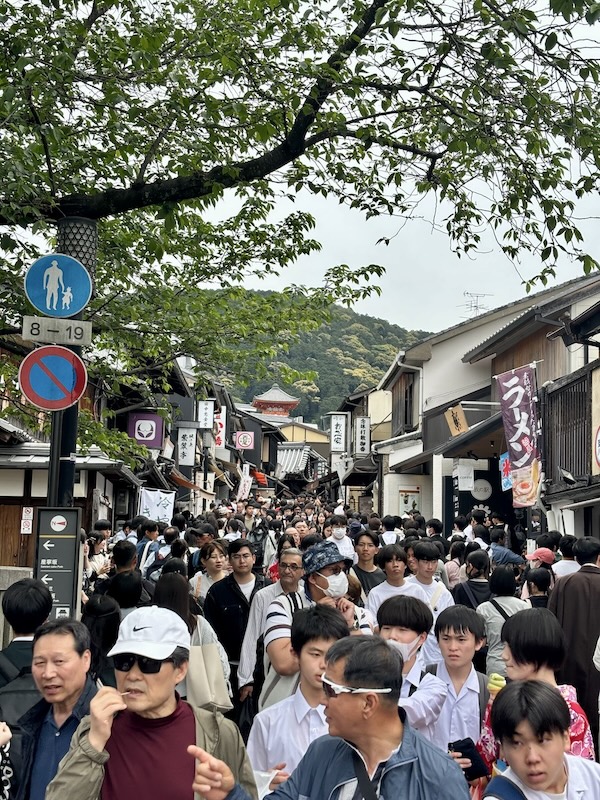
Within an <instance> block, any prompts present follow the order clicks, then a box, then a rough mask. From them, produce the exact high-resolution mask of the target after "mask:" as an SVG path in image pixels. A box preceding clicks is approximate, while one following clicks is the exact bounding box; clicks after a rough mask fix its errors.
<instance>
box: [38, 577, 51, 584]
mask: <svg viewBox="0 0 600 800" xmlns="http://www.w3.org/2000/svg"><path fill="white" fill-rule="evenodd" d="M40 580H41V581H42V583H45V584H46V586H47V585H48V584H49V583H52V576H51V575H42V577H41V578H40Z"/></svg>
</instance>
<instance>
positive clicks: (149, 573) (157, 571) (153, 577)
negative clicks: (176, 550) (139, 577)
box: [146, 553, 196, 583]
mask: <svg viewBox="0 0 600 800" xmlns="http://www.w3.org/2000/svg"><path fill="white" fill-rule="evenodd" d="M194 555H196V554H195V553H194ZM171 558H172V555H171V553H167V555H166V556H164V557H163V558H161V557H160V556H159V555H158V553H157V554H156V559H155V560H154V562H153V563H152V564H151V565H150V566H149V567H148V569H147V570H146V580H147V581H153V582H154V583H156V582H157V581H158V579H159V578H160V576H161V575H162V569H163V567H164V565H165V564H166V563H167V561H169V559H171Z"/></svg>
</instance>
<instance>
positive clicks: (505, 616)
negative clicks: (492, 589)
mask: <svg viewBox="0 0 600 800" xmlns="http://www.w3.org/2000/svg"><path fill="white" fill-rule="evenodd" d="M490 603H491V604H492V605H493V606H494V608H495V609H496V611H497V612H498V613H499V614H502V616H503V617H504V619H505V620H507V619H508V617H509V614H507V613H506V611H505V610H504V609H503V608H502V606H501V605H500V603H497V602H496V601H495V600H490Z"/></svg>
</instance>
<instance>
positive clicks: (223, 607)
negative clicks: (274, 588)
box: [204, 575, 270, 661]
mask: <svg viewBox="0 0 600 800" xmlns="http://www.w3.org/2000/svg"><path fill="white" fill-rule="evenodd" d="M255 578H256V581H255V583H254V589H253V590H252V594H251V596H250V602H252V598H253V597H254V595H255V594H256V593H257V592H258V591H259V589H263V588H264V587H265V586H267V585H268V584H269V583H270V581H267V579H266V578H264V577H263V576H262V575H256V576H255ZM250 602H249V601H248V600H246V596H245V594H244V593H243V592H242V590H241V589H240V587H239V586H238V583H237V581H236V580H235V578H234V577H233V575H228V576H227V577H226V578H223V579H222V580H220V581H217V583H213V585H212V586H211V587H210V589H209V590H208V593H207V595H206V600H205V601H204V616H205V617H206V619H207V621H208V622H210V624H211V625H212V627H213V628H214V631H215V633H216V634H217V637H218V639H219V641H220V642H221V644H222V645H223V647H224V648H225V650H226V652H227V656H228V658H229V660H230V661H239V660H240V651H241V649H242V641H243V639H244V633H245V632H246V626H247V625H248V616H249V614H250Z"/></svg>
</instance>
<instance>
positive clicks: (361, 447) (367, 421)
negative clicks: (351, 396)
mask: <svg viewBox="0 0 600 800" xmlns="http://www.w3.org/2000/svg"><path fill="white" fill-rule="evenodd" d="M370 452H371V418H370V417H356V419H355V420H354V455H356V456H368V455H369V453H370Z"/></svg>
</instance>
